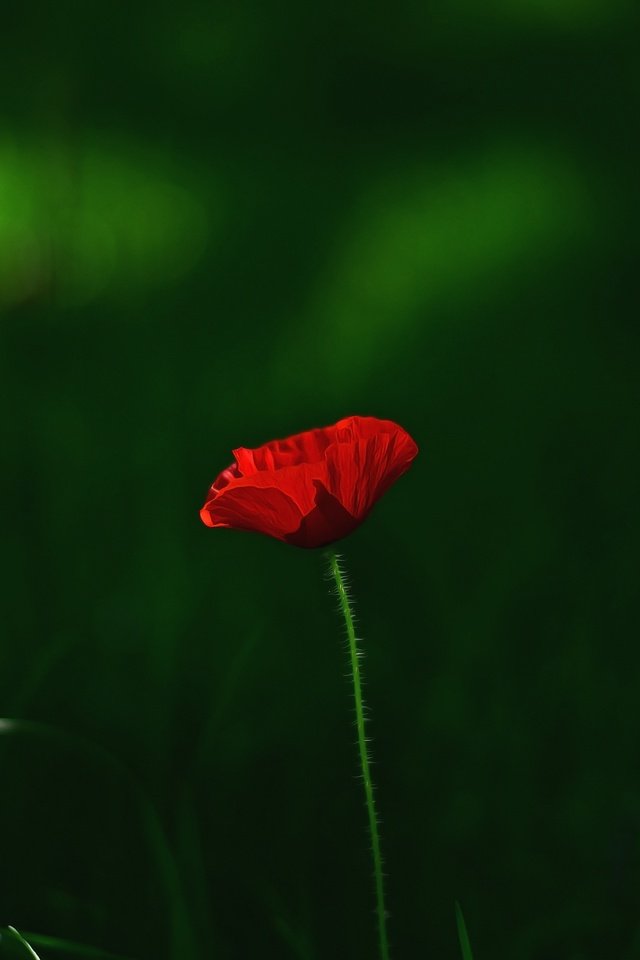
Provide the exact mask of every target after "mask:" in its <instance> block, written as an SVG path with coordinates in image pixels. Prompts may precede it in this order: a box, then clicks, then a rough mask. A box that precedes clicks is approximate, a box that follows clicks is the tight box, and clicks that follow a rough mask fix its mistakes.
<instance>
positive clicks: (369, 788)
mask: <svg viewBox="0 0 640 960" xmlns="http://www.w3.org/2000/svg"><path fill="white" fill-rule="evenodd" d="M327 558H328V560H329V567H330V570H331V575H332V577H333V578H334V580H335V583H336V588H337V591H338V598H339V600H340V608H341V610H342V614H343V616H344V622H345V626H346V628H347V639H348V641H349V655H350V660H351V676H352V679H353V699H354V702H355V708H356V728H357V731H358V750H359V753H360V767H361V769H362V779H363V782H364V793H365V799H366V806H367V814H368V817H369V834H370V836H371V852H372V854H373V876H374V881H375V891H376V914H377V917H378V940H379V943H380V957H381V960H389V940H388V938H387V914H386V910H385V905H384V882H383V873H382V854H381V852H380V834H379V832H378V818H377V815H376V804H375V798H374V795H373V782H372V780H371V760H370V758H369V751H368V749H367V738H366V734H365V716H364V703H363V699H362V684H361V669H360V653H359V651H358V641H357V639H356V633H355V629H354V625H353V610H352V607H351V601H350V599H349V594H348V592H347V587H346V583H345V578H344V573H343V571H342V569H341V567H340V562H339V560H338V556H337V555H336V553H335V551H333V550H328V551H327Z"/></svg>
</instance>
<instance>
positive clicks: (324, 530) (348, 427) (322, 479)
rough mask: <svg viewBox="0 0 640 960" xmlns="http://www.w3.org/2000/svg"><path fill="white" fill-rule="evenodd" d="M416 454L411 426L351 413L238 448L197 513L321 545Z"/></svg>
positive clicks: (362, 513) (359, 516) (351, 526)
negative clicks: (406, 427) (331, 422)
mask: <svg viewBox="0 0 640 960" xmlns="http://www.w3.org/2000/svg"><path fill="white" fill-rule="evenodd" d="M417 452H418V447H417V445H416V443H415V442H414V441H413V439H412V438H411V437H410V436H409V434H408V433H407V432H406V430H403V429H402V427H399V426H398V424H397V423H393V421H391V420H378V419H376V417H346V418H345V419H344V420H339V421H338V423H336V424H334V425H333V426H332V427H323V428H321V429H318V430H305V431H304V432H303V433H297V434H295V435H294V436H291V437H287V439H286V440H271V441H270V442H269V443H265V444H263V445H262V446H261V447H256V448H255V449H254V450H249V449H247V448H246V447H238V449H237V450H234V451H233V455H234V457H235V460H234V462H233V463H232V464H231V466H230V467H227V469H226V470H223V471H222V473H221V474H220V475H219V476H218V477H217V479H216V480H215V481H214V483H213V484H212V486H211V488H210V489H209V493H208V495H207V499H206V502H205V505H204V506H203V508H202V510H201V511H200V517H201V518H202V521H203V523H205V524H206V525H207V526H208V527H232V528H234V529H236V530H254V531H256V532H257V533H264V534H266V535H267V536H269V537H276V539H278V540H283V541H285V543H291V544H294V545H295V546H296V547H322V546H325V544H327V543H332V542H333V541H334V540H340V539H341V538H342V537H346V536H347V534H349V533H351V532H352V531H353V530H355V528H356V527H357V526H359V525H360V524H361V523H362V521H363V520H364V519H365V518H366V517H367V515H368V514H369V511H370V510H371V508H372V507H373V505H374V504H375V503H376V501H377V500H379V499H380V497H381V496H382V495H383V493H385V492H386V491H387V490H388V489H389V487H390V486H391V485H392V484H393V483H395V481H396V480H397V479H398V477H400V476H402V474H403V473H405V471H406V470H408V469H409V467H410V466H411V462H412V461H413V459H414V457H415V456H416V454H417Z"/></svg>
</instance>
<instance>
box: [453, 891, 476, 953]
mask: <svg viewBox="0 0 640 960" xmlns="http://www.w3.org/2000/svg"><path fill="white" fill-rule="evenodd" d="M456 924H457V927H458V940H459V941H460V949H461V950H462V960H473V953H472V952H471V944H470V943H469V934H468V933H467V925H466V923H465V922H464V914H463V913H462V907H461V906H460V904H459V903H458V901H457V900H456Z"/></svg>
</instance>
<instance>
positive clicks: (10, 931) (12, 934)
mask: <svg viewBox="0 0 640 960" xmlns="http://www.w3.org/2000/svg"><path fill="white" fill-rule="evenodd" d="M7 936H8V937H9V938H10V939H11V941H12V942H13V943H18V944H19V945H20V946H21V947H24V950H25V952H26V956H28V957H31V960H34V958H35V960H40V957H39V956H38V954H37V953H36V952H35V950H34V949H33V947H32V946H30V945H29V944H28V943H27V941H26V940H25V938H24V937H23V936H22V935H21V934H19V933H18V931H17V930H16V928H15V927H7V928H6V930H2V931H0V942H2V940H3V938H4V937H7Z"/></svg>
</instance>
